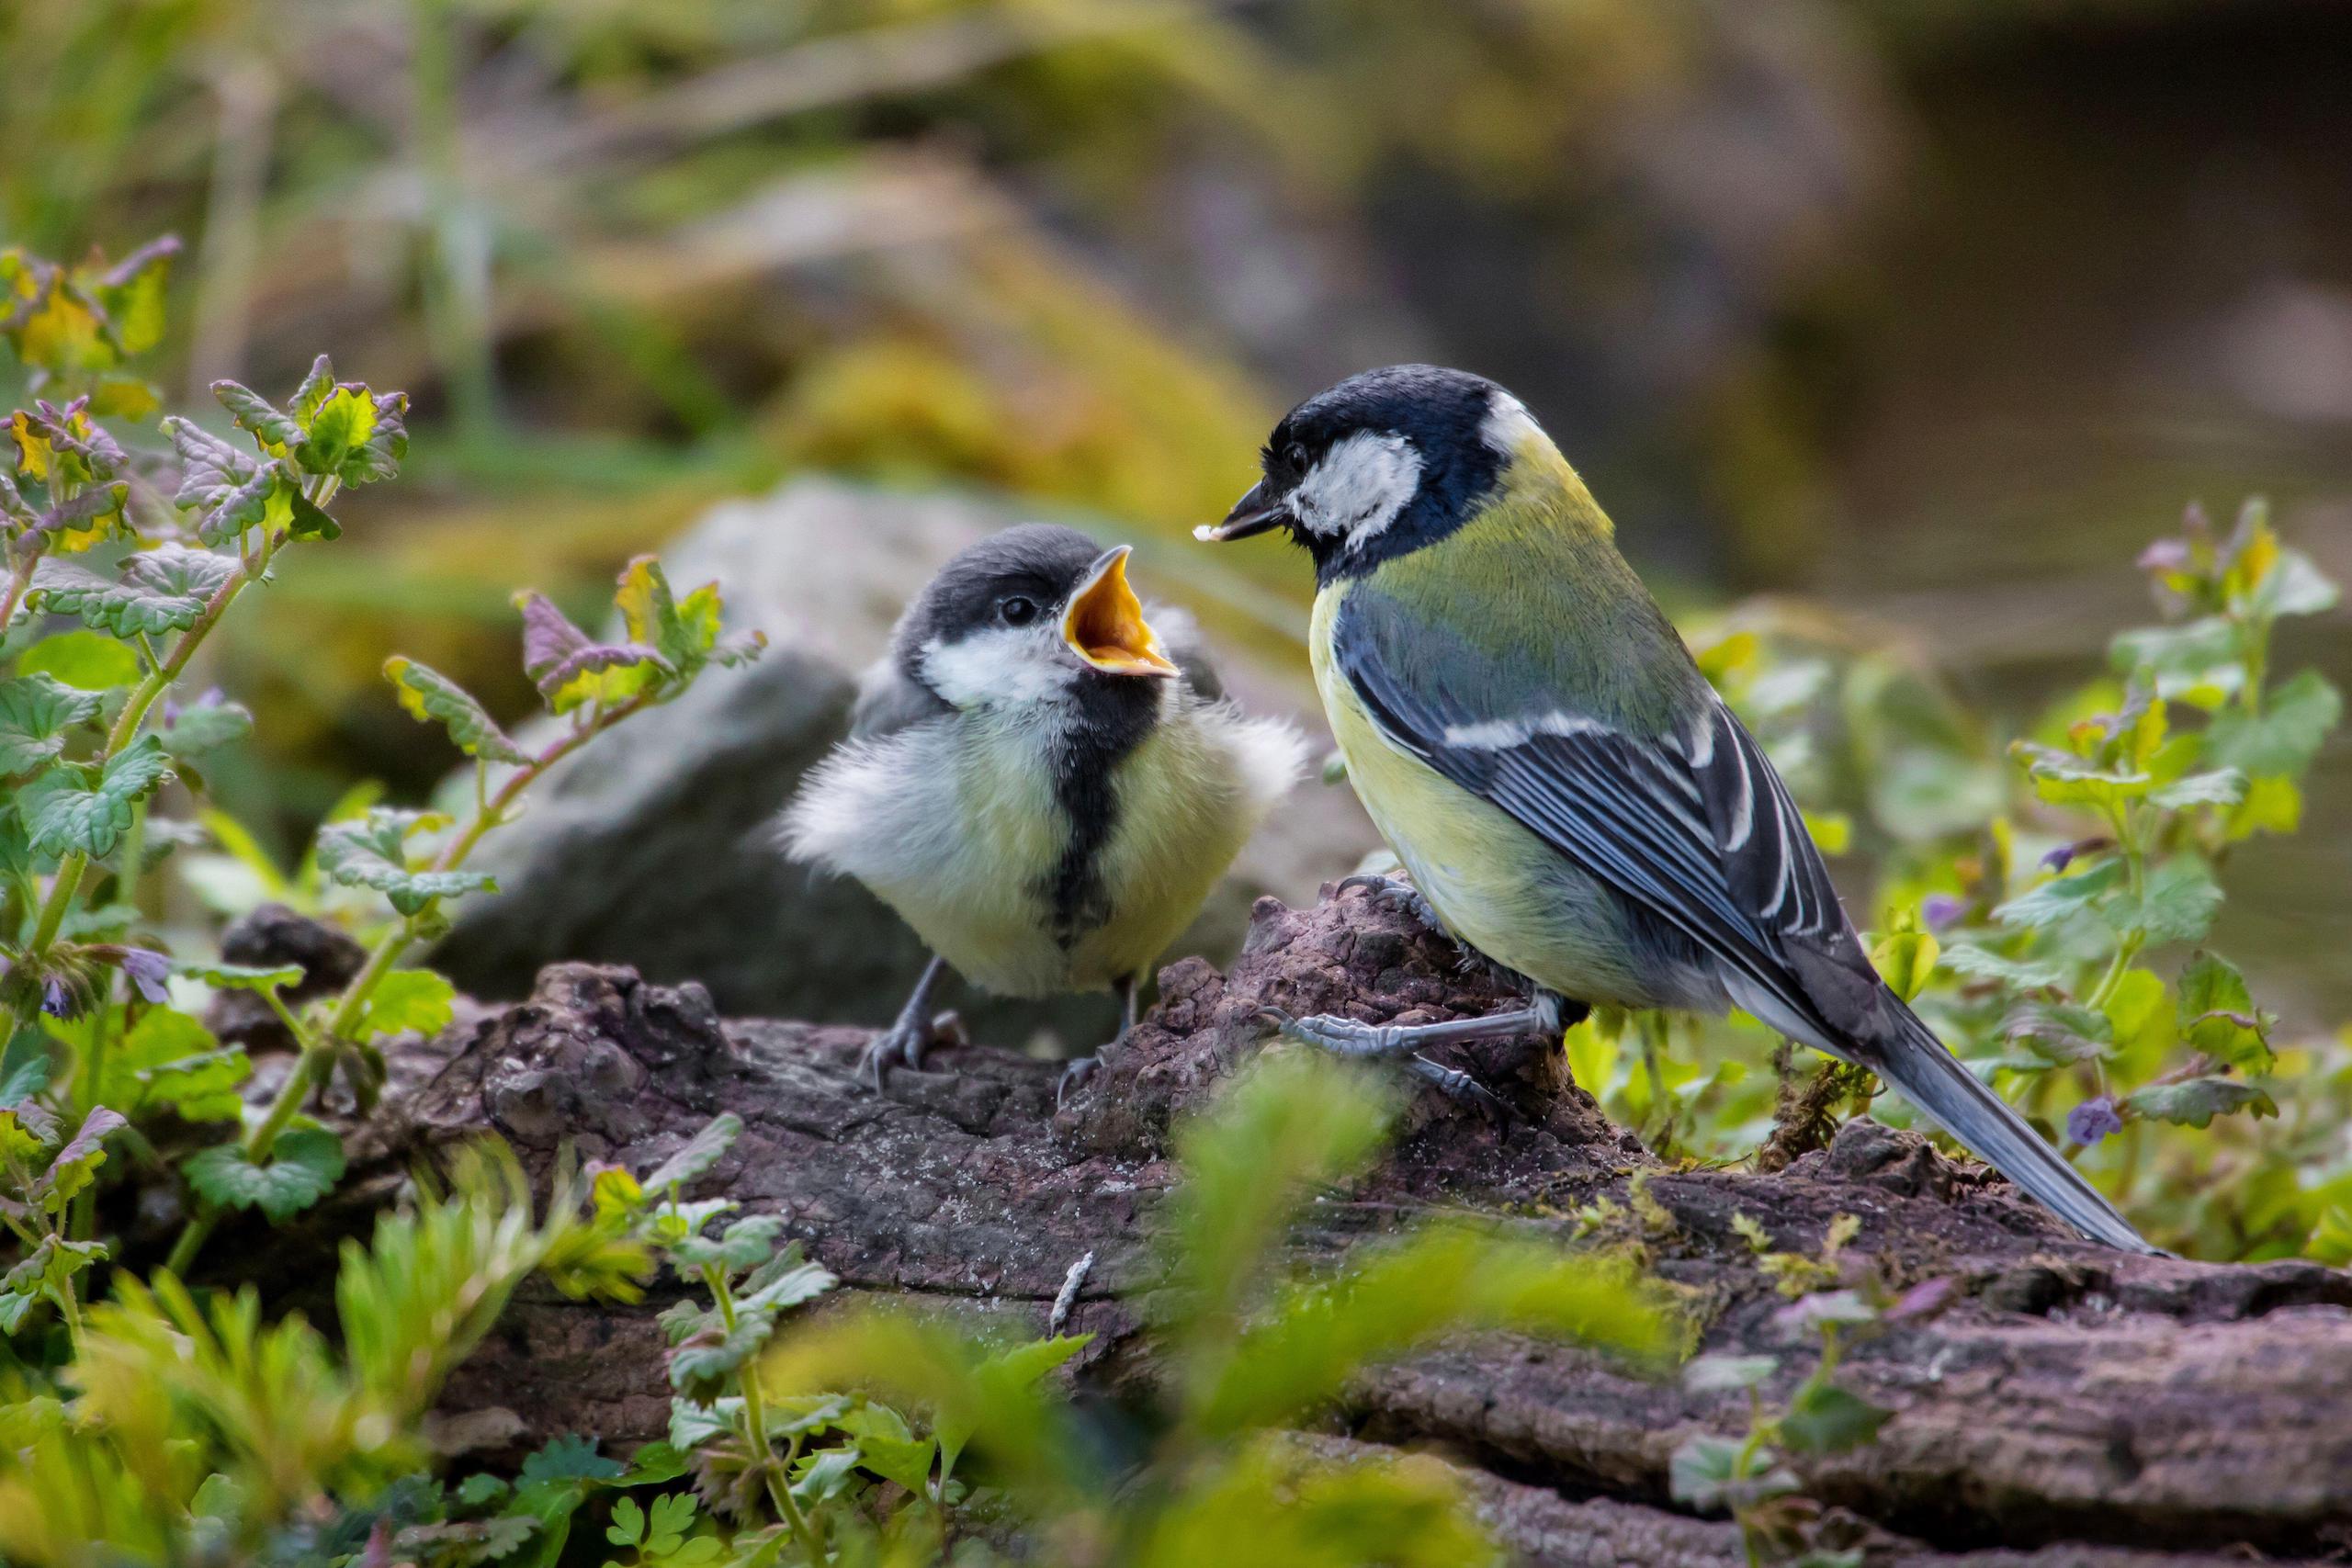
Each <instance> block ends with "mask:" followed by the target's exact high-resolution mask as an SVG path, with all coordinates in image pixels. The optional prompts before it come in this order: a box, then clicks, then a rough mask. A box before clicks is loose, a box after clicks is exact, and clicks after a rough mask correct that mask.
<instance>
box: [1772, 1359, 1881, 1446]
mask: <svg viewBox="0 0 2352 1568" xmlns="http://www.w3.org/2000/svg"><path fill="white" fill-rule="evenodd" d="M1893 1415H1894V1411H1892V1410H1889V1409H1886V1408H1885V1407H1884V1406H1883V1405H1877V1404H1871V1402H1870V1401H1869V1400H1867V1399H1864V1398H1862V1397H1860V1395H1859V1394H1853V1393H1848V1392H1846V1390H1844V1389H1842V1388H1839V1387H1838V1385H1837V1384H1836V1383H1833V1382H1824V1381H1823V1380H1822V1379H1820V1378H1819V1377H1817V1376H1816V1377H1815V1378H1812V1379H1809V1380H1807V1382H1805V1384H1804V1387H1802V1388H1800V1389H1798V1390H1797V1392H1796V1395H1795V1397H1794V1398H1792V1400H1790V1402H1789V1408H1788V1410H1787V1412H1786V1413H1785V1414H1784V1415H1782V1416H1781V1440H1783V1441H1784V1442H1786V1443H1787V1444H1788V1445H1789V1447H1791V1448H1792V1449H1794V1450H1797V1451H1798V1452H1799V1453H1808V1454H1834V1453H1843V1452H1845V1451H1846V1450H1848V1449H1853V1448H1860V1446H1861V1445H1862V1444H1864V1443H1867V1442H1869V1441H1870V1440H1871V1438H1874V1437H1876V1436H1878V1429H1879V1428H1880V1427H1883V1426H1884V1425H1886V1422H1887V1419H1888V1417H1890V1416H1893Z"/></svg>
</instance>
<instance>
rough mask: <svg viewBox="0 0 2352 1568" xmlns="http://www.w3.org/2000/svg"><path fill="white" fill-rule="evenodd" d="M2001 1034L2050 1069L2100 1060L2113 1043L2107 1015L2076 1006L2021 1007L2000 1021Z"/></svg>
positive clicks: (2030, 1004)
mask: <svg viewBox="0 0 2352 1568" xmlns="http://www.w3.org/2000/svg"><path fill="white" fill-rule="evenodd" d="M2001 1032H2002V1033H2003V1034H2005V1035H2007V1037H2008V1038H2009V1039H2010V1040H2011V1041H2012V1042H2018V1043H2024V1044H2025V1045H2026V1047H2027V1048H2028V1049H2029V1050H2030V1051H2031V1052H2032V1054H2033V1055H2034V1056H2036V1057H2038V1058H2040V1059H2041V1064H2042V1065H2045V1066H2063V1065H2064V1064H2066V1063H2069V1062H2086V1061H2090V1060H2092V1059H2093V1058H2095V1057H2099V1056H2104V1055H2107V1050H2108V1047H2109V1045H2111V1044H2113V1043H2114V1025H2113V1023H2112V1022H2111V1021H2109V1019H2108V1016H2107V1014H2105V1013H2103V1012H2101V1011H2099V1010H2097V1009H2095V1008H2087V1007H2084V1006H2083V1005H2081V1004H2080V1003H2078V1002H2026V1003H2023V1004H2021V1005H2020V1006H2018V1007H2017V1008H2015V1009H2012V1010H2010V1012H2009V1015H2008V1017H2007V1018H2006V1019H2004V1020H2003V1021H2002V1023H2001Z"/></svg>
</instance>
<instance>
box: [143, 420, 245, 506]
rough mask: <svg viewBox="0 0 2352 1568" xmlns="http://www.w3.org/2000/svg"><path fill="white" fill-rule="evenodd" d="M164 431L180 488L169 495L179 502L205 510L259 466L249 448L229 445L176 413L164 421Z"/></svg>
mask: <svg viewBox="0 0 2352 1568" xmlns="http://www.w3.org/2000/svg"><path fill="white" fill-rule="evenodd" d="M164 435H165V436H166V437H167V438H169V440H170V441H171V444H172V450H173V451H175V452H176V453H178V454H179V459H180V488H179V493H178V494H177V495H175V496H174V497H173V498H172V499H173V500H175V501H176V502H178V503H179V504H180V505H182V506H193V507H196V508H198V509H199V510H201V511H204V512H207V513H209V512H211V511H213V510H215V509H217V508H218V507H219V506H220V503H221V502H223V501H225V500H227V499H228V496H229V493H230V492H231V491H234V490H236V489H237V488H238V487H239V486H241V485H243V484H246V483H249V482H250V481H251V480H252V479H253V477H254V473H255V472H256V471H257V470H258V469H259V468H260V467H261V462H260V459H258V458H256V457H254V455H253V454H252V453H251V452H247V451H244V450H243V449H242V448H240V447H236V446H231V445H230V444H229V443H228V442H226V441H223V440H221V439H220V437H219V436H217V435H215V434H212V433H211V432H210V431H209V430H206V429H204V428H203V427H202V426H200V425H198V424H195V423H192V422H190V421H188V420H185V419H182V418H181V417H180V416H179V415H177V414H174V415H172V416H171V417H170V418H169V419H166V420H165V421H164Z"/></svg>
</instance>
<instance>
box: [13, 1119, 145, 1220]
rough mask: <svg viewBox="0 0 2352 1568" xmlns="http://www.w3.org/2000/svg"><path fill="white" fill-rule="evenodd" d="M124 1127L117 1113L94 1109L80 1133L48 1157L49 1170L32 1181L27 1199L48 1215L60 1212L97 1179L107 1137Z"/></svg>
mask: <svg viewBox="0 0 2352 1568" xmlns="http://www.w3.org/2000/svg"><path fill="white" fill-rule="evenodd" d="M127 1124H128V1123H126V1122H124V1120H123V1118H122V1116H121V1114H120V1113H119V1112H118V1111H109V1110H107V1108H106V1107H105V1106H103V1105H101V1106H97V1107H95V1108H94V1109H93V1110H92V1111H90V1113H89V1115H87V1116H85V1117H84V1118H83V1119H82V1126H81V1130H80V1131H78V1132H76V1133H75V1134H74V1135H73V1137H71V1138H69V1139H67V1140H66V1142H65V1145H64V1146H63V1147H62V1148H61V1149H59V1150H58V1151H57V1153H56V1154H55V1155H53V1156H51V1158H50V1162H49V1168H48V1169H46V1170H44V1171H42V1172H41V1173H40V1176H39V1177H38V1178H36V1179H34V1181H33V1185H32V1190H31V1191H30V1192H28V1193H27V1194H26V1196H28V1197H29V1198H31V1199H32V1200H33V1201H36V1202H38V1203H39V1204H40V1206H41V1208H42V1209H44V1210H45V1211H47V1212H48V1213H52V1214H55V1213H63V1212H64V1209H65V1205H66V1204H68V1203H70V1202H72V1201H74V1196H75V1195H76V1194H77V1193H79V1192H80V1191H81V1190H83V1189H84V1188H85V1187H87V1186H89V1185H90V1183H91V1182H93V1181H95V1180H96V1179H97V1170H98V1167H100V1166H102V1165H104V1164H106V1162H107V1151H106V1149H105V1147H104V1146H103V1141H104V1139H105V1138H106V1135H107V1134H108V1133H111V1132H113V1131H114V1130H115V1129H116V1128H118V1127H121V1126H125V1125H127Z"/></svg>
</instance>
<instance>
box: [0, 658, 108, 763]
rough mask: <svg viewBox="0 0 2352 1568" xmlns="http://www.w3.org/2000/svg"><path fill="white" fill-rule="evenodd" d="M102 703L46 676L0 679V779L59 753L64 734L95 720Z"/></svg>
mask: <svg viewBox="0 0 2352 1568" xmlns="http://www.w3.org/2000/svg"><path fill="white" fill-rule="evenodd" d="M101 705H102V699H101V698H100V697H99V696H98V695H97V694H96V693H94V692H83V691H76V690H75V689H74V688H73V687H71V686H68V685H66V684H65V683H64V682H61V681H59V680H57V679H55V678H54V677H53V676H49V675H25V676H19V677H18V678H17V679H16V680H13V681H0V778H20V777H23V776H25V775H27V774H30V773H37V772H39V771H40V769H42V768H45V767H47V766H48V765H49V764H50V763H51V762H52V761H56V760H57V758H58V757H59V756H60V755H62V753H63V752H64V750H65V739H66V735H67V732H68V731H70V730H72V729H73V728H74V726H76V725H80V724H87V723H89V722H90V721H91V720H92V719H94V718H96V717H97V716H98V709H99V707H100V706H101Z"/></svg>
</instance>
